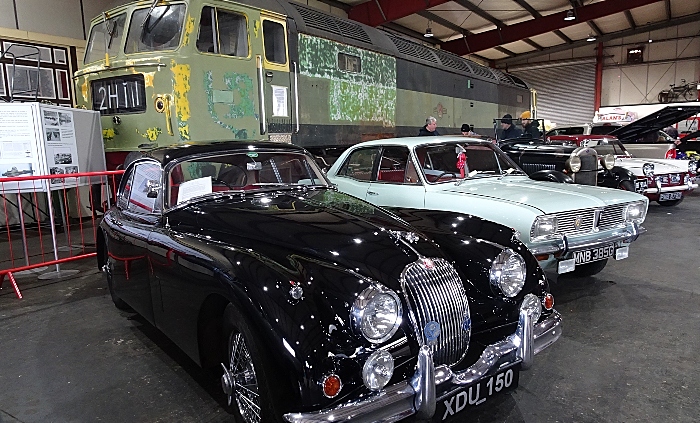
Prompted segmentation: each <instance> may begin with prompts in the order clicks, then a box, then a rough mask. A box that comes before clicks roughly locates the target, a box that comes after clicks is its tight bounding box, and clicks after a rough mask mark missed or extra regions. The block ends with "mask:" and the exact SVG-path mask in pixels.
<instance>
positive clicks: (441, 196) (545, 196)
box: [328, 136, 649, 276]
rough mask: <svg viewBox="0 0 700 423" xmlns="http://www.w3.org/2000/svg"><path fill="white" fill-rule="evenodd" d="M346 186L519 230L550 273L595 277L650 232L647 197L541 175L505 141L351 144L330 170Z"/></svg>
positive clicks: (395, 206) (390, 203)
mask: <svg viewBox="0 0 700 423" xmlns="http://www.w3.org/2000/svg"><path fill="white" fill-rule="evenodd" d="M328 178H329V179H330V180H331V181H332V182H333V183H334V184H336V185H337V186H338V189H339V190H340V191H341V192H345V193H348V194H351V195H354V196H356V197H359V198H362V199H365V200H367V201H368V202H370V203H373V204H376V205H380V206H384V207H386V208H389V209H391V210H394V211H395V212H396V213H397V214H398V215H399V216H402V215H407V214H406V213H407V212H408V210H406V209H432V210H447V211H454V212H460V213H465V214H471V215H475V216H479V217H482V218H485V219H488V220H492V221H494V222H498V223H501V224H504V225H507V226H509V227H512V228H514V229H516V230H517V231H518V233H519V236H520V240H521V241H522V242H523V243H524V244H525V245H527V246H528V248H529V249H530V250H531V251H532V253H533V254H534V255H535V256H536V257H537V259H538V261H539V263H540V265H541V266H542V268H543V269H544V270H546V271H550V272H557V273H559V274H561V273H567V272H574V273H576V274H577V275H580V276H587V275H593V274H596V273H598V272H600V271H601V270H603V268H604V267H605V265H606V264H607V261H608V259H610V258H614V259H616V260H621V259H624V258H627V256H628V255H629V245H630V243H632V242H633V241H634V240H636V239H637V237H638V236H639V235H640V234H641V233H643V232H645V231H646V230H645V229H644V228H643V227H642V226H641V224H642V223H643V222H644V219H645V217H646V213H647V207H648V205H649V201H648V199H647V198H646V197H644V196H642V195H639V194H636V193H634V192H628V191H623V190H618V189H609V188H601V187H595V186H587V185H580V184H567V183H558V182H549V181H539V180H533V179H530V177H528V176H527V175H526V174H525V172H523V171H522V170H521V169H520V168H519V167H518V166H517V165H516V164H515V163H514V162H513V161H512V160H511V159H510V158H508V157H507V156H506V155H505V154H504V153H503V152H502V151H501V150H500V149H499V148H498V147H497V146H495V145H493V144H491V143H490V142H486V141H481V140H477V139H472V138H467V137H460V136H451V137H411V138H393V139H383V140H377V141H368V142H363V143H360V144H356V145H354V146H352V147H350V148H349V149H347V150H346V151H345V152H343V154H342V155H341V156H340V157H339V158H338V160H336V161H335V163H334V164H333V166H332V167H331V168H330V169H329V171H328Z"/></svg>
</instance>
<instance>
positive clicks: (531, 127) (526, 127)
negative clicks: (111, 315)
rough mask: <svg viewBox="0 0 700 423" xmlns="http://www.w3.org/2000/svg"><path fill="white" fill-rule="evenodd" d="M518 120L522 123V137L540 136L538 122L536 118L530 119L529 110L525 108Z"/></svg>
mask: <svg viewBox="0 0 700 423" xmlns="http://www.w3.org/2000/svg"><path fill="white" fill-rule="evenodd" d="M520 120H521V122H522V125H523V137H525V138H539V137H540V135H541V134H540V129H539V126H540V123H539V122H538V121H537V120H533V119H532V115H531V114H530V111H529V110H525V111H524V112H523V113H522V114H521V115H520Z"/></svg>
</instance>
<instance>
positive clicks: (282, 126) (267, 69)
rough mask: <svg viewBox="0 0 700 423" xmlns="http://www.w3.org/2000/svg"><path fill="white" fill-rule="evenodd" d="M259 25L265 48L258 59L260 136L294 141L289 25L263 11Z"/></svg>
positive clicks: (262, 47)
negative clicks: (292, 138) (260, 98)
mask: <svg viewBox="0 0 700 423" xmlns="http://www.w3.org/2000/svg"><path fill="white" fill-rule="evenodd" d="M260 22H261V25H260V26H261V29H262V46H261V49H260V50H259V51H260V53H259V54H258V56H257V58H256V59H257V66H258V82H259V89H260V92H261V96H262V100H261V103H262V104H261V106H260V107H261V113H260V115H261V116H260V133H261V134H265V135H268V136H269V137H270V139H271V140H273V141H283V142H291V134H292V113H293V111H294V109H293V104H292V103H293V102H294V93H293V92H292V84H291V79H292V78H291V75H292V74H291V73H290V58H289V48H288V40H287V22H286V20H285V19H284V17H282V16H276V15H272V14H269V13H264V12H261V13H260ZM266 138H267V137H266Z"/></svg>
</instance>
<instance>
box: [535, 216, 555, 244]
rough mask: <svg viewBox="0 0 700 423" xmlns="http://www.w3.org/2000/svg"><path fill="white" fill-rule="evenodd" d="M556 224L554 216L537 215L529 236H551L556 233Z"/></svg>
mask: <svg viewBox="0 0 700 423" xmlns="http://www.w3.org/2000/svg"><path fill="white" fill-rule="evenodd" d="M557 225H558V223H557V217H556V216H537V217H536V218H535V221H534V222H533V223H532V229H531V230H530V235H531V238H532V239H535V238H543V237H547V236H552V235H554V234H556V233H557Z"/></svg>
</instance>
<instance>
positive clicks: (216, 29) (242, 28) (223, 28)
mask: <svg viewBox="0 0 700 423" xmlns="http://www.w3.org/2000/svg"><path fill="white" fill-rule="evenodd" d="M197 50H199V51H201V52H203V53H214V54H223V55H227V56H236V57H248V23H247V21H246V17H245V16H243V15H241V14H238V13H232V12H227V11H223V10H221V9H215V8H213V7H209V6H207V7H204V8H203V9H202V17H201V19H200V25H199V35H198V36H197Z"/></svg>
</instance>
